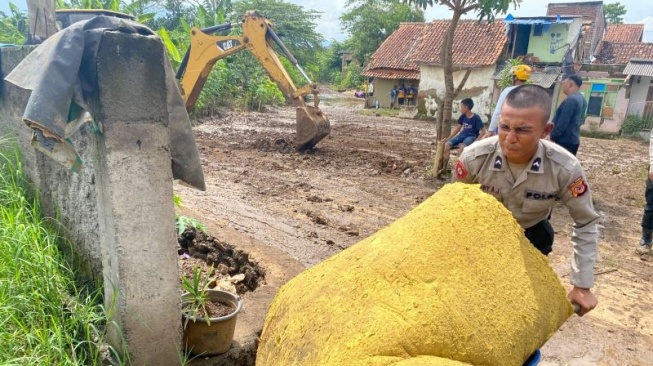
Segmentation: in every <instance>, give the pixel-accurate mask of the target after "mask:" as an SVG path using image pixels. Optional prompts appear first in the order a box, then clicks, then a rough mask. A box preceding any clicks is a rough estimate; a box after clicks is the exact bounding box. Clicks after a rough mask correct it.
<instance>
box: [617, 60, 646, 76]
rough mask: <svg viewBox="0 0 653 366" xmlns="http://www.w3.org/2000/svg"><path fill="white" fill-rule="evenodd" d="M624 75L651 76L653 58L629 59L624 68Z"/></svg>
mask: <svg viewBox="0 0 653 366" xmlns="http://www.w3.org/2000/svg"><path fill="white" fill-rule="evenodd" d="M624 75H637V76H652V77H653V60H630V62H629V63H628V65H626V68H625V69H624Z"/></svg>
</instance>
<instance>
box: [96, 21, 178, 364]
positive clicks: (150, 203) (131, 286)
mask: <svg viewBox="0 0 653 366" xmlns="http://www.w3.org/2000/svg"><path fill="white" fill-rule="evenodd" d="M163 52H164V50H163V47H162V45H161V43H160V42H159V41H157V40H156V39H155V38H153V37H144V36H138V35H126V34H122V33H114V32H107V33H105V35H104V36H103V38H102V41H101V44H100V48H99V50H98V54H97V62H96V65H97V78H98V87H97V89H96V91H95V94H94V95H93V96H92V98H91V100H89V104H90V105H91V108H90V109H91V114H92V115H93V117H94V118H95V121H96V122H97V123H98V124H100V125H101V126H102V127H103V128H104V133H103V134H100V135H98V136H97V138H96V139H95V140H94V141H95V143H96V146H95V149H94V151H95V157H94V166H95V177H96V184H97V191H98V198H97V200H98V218H99V221H100V222H99V230H100V244H101V248H102V265H103V277H104V287H105V296H106V299H105V303H106V306H107V309H111V321H112V323H111V324H109V341H110V343H111V345H112V346H114V347H116V348H117V349H119V350H120V351H122V352H128V353H129V355H130V362H129V363H130V364H132V365H174V364H179V359H180V358H179V354H180V352H181V351H180V349H181V347H180V344H181V310H180V302H181V300H180V292H179V286H178V283H179V271H178V268H177V251H176V235H175V228H174V206H173V201H172V194H173V191H172V183H173V178H172V170H171V157H170V148H169V145H170V138H169V134H168V129H167V126H166V125H167V121H168V119H167V118H168V116H167V107H166V86H165V79H164V75H165V73H164V68H163V62H164V59H163Z"/></svg>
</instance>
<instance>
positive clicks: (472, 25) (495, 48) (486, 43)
mask: <svg viewBox="0 0 653 366" xmlns="http://www.w3.org/2000/svg"><path fill="white" fill-rule="evenodd" d="M449 23H450V22H449V21H448V20H436V21H433V22H432V23H429V24H428V28H426V29H425V30H424V32H423V36H422V39H421V41H420V43H419V45H418V46H417V49H416V51H414V52H413V54H412V60H413V61H415V62H417V63H425V64H435V65H439V64H440V46H441V45H442V40H443V39H444V36H445V34H446V33H447V29H448V27H449ZM506 40H507V39H506V31H505V25H504V23H503V21H501V20H497V21H495V22H492V23H488V22H478V21H477V20H460V21H459V23H458V26H457V27H456V34H455V36H454V42H453V63H454V65H455V66H485V65H494V64H496V63H497V59H498V58H499V56H500V55H501V52H502V51H503V49H504V47H505V44H506Z"/></svg>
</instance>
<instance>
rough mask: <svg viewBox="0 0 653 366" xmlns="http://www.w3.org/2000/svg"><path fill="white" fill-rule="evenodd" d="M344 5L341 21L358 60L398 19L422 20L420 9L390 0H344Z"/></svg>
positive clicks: (394, 27) (371, 50)
mask: <svg viewBox="0 0 653 366" xmlns="http://www.w3.org/2000/svg"><path fill="white" fill-rule="evenodd" d="M345 7H346V11H345V13H343V14H342V16H341V17H340V22H341V24H342V27H343V28H344V29H345V30H346V31H347V33H349V39H348V40H347V43H348V44H349V45H350V46H351V50H350V51H352V53H353V54H354V56H355V57H356V58H357V59H358V60H361V61H365V60H368V59H369V57H370V56H371V55H372V54H373V53H374V51H376V50H377V49H378V48H379V46H381V43H383V41H385V39H386V38H388V36H390V34H392V32H394V31H395V30H397V28H399V23H401V22H423V21H424V12H423V11H422V10H421V9H417V8H414V7H411V6H409V5H407V4H403V3H398V2H395V1H393V0H347V3H346V4H345Z"/></svg>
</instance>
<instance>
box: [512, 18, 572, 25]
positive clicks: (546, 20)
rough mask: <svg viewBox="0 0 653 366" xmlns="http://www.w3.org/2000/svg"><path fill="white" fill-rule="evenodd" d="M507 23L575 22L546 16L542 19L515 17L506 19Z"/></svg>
mask: <svg viewBox="0 0 653 366" xmlns="http://www.w3.org/2000/svg"><path fill="white" fill-rule="evenodd" d="M505 22H506V23H510V24H555V23H562V24H571V23H573V22H574V19H559V20H556V19H546V18H540V19H520V18H515V19H513V20H506V21H505Z"/></svg>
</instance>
